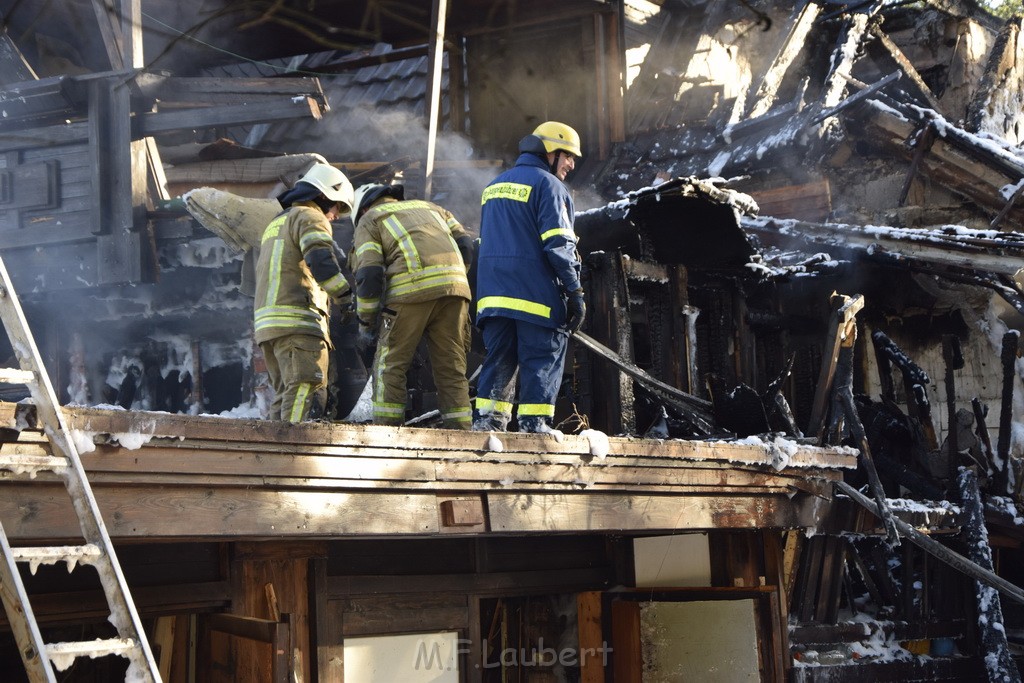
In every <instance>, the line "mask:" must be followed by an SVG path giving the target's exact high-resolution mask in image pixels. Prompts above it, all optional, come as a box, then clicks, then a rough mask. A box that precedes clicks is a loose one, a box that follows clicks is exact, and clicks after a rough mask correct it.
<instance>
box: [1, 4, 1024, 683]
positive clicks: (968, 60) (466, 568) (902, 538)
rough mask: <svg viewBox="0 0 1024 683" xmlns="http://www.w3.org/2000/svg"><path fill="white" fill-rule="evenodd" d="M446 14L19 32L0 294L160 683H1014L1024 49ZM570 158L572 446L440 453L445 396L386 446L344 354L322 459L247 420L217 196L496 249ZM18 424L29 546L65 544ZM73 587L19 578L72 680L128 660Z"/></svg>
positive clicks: (36, 18) (679, 17)
mask: <svg viewBox="0 0 1024 683" xmlns="http://www.w3.org/2000/svg"><path fill="white" fill-rule="evenodd" d="M421 5H422V4H421V3H411V2H396V3H388V2H379V1H377V0H367V1H365V2H363V1H359V2H325V3H317V7H316V11H315V13H309V12H307V11H306V9H305V8H303V7H300V6H299V4H297V3H279V4H277V5H271V4H261V3H250V2H230V1H228V0H224V1H219V2H212V1H211V2H199V3H178V4H171V3H152V4H151V3H148V2H145V1H144V2H143V3H141V7H140V6H139V4H138V3H132V2H123V3H122V2H115V3H100V2H92V1H88V0H81V1H76V2H67V3H62V4H58V5H57V6H55V7H52V8H51V13H50V14H49V15H47V21H46V22H40V15H39V14H38V13H37V11H36V8H33V7H28V6H27V4H25V3H17V2H13V3H6V4H4V6H2V7H0V16H3V17H4V20H5V23H4V27H5V29H6V31H5V33H4V35H3V37H2V43H0V44H2V46H3V49H2V50H0V57H2V59H3V60H4V64H5V68H4V69H3V70H2V79H3V83H2V86H0V105H2V109H3V117H2V120H0V145H2V146H3V151H4V157H3V159H4V161H3V166H2V175H0V257H2V258H3V262H4V264H5V266H6V269H7V270H8V271H9V272H10V276H11V280H12V282H13V289H14V290H15V291H16V292H17V295H18V298H19V299H20V301H21V303H22V306H23V307H24V311H25V315H26V318H27V321H28V328H29V329H30V330H31V333H32V335H33V336H34V338H35V339H36V341H37V342H38V344H39V347H40V350H41V353H42V357H43V359H44V360H45V364H46V370H47V374H48V375H49V377H50V378H51V379H52V383H53V385H54V387H56V389H57V393H58V400H59V402H60V403H62V404H64V407H63V410H62V413H63V415H64V417H65V419H66V421H67V427H68V430H69V434H70V435H71V437H72V441H71V446H70V447H71V448H73V449H74V450H75V451H77V453H78V455H79V457H80V458H81V462H82V464H83V467H84V472H85V473H86V474H87V476H88V481H89V482H90V484H91V488H92V490H94V491H95V497H96V500H97V502H98V504H99V508H100V509H101V510H102V513H103V519H104V521H105V523H106V526H107V527H108V528H109V531H110V536H111V538H112V539H113V542H114V544H115V545H116V548H117V556H118V558H119V564H120V566H121V567H122V568H123V571H124V574H125V577H126V580H127V585H128V586H129V588H130V590H131V595H132V598H133V600H134V603H135V605H137V607H138V611H139V615H140V617H141V620H142V624H143V626H144V628H145V635H146V638H147V641H148V643H149V644H150V645H151V646H152V647H151V650H152V655H153V659H154V665H155V666H156V667H158V668H159V675H160V677H161V678H162V679H163V680H165V681H182V682H185V681H193V680H196V681H199V680H202V681H230V680H274V681H279V680H280V681H283V680H309V681H356V680H358V681H366V680H409V681H413V680H426V678H425V677H426V676H428V675H431V676H432V675H435V674H436V675H439V676H442V677H443V680H445V681H495V680H506V678H503V677H507V676H512V675H515V676H519V677H521V678H523V679H526V680H531V681H568V680H586V681H600V680H603V681H612V680H614V681H660V680H676V679H677V678H678V677H679V676H685V675H690V676H696V677H699V678H702V679H706V680H712V678H711V677H712V676H713V675H714V674H713V672H714V671H719V672H721V671H723V670H725V671H726V672H727V674H726V678H725V679H722V680H748V679H749V680H766V681H767V680H772V681H774V680H798V681H810V680H864V679H865V678H870V679H873V680H985V679H986V678H987V679H988V680H1004V676H1005V677H1006V680H1017V679H1019V674H1018V673H1017V663H1016V662H1017V657H1018V655H1019V652H1020V650H1019V647H1020V645H1019V643H1020V640H1021V638H1020V633H1021V630H1022V629H1024V613H1021V612H1020V602H1021V600H1022V597H1024V593H1022V592H1021V590H1020V588H1018V587H1017V586H1020V585H1021V584H1022V583H1024V577H1022V576H1019V574H1020V569H1019V566H1020V562H1019V559H1020V544H1021V539H1022V532H1021V523H1020V521H1019V520H1020V513H1019V511H1018V505H1019V502H1020V483H1019V482H1021V481H1022V480H1024V477H1022V476H1021V472H1020V471H1019V466H1020V462H1021V445H1020V443H1021V442H1020V438H1019V436H1018V434H1019V430H1018V429H1017V423H1018V416H1019V415H1020V405H1021V403H1020V402H1021V400H1022V397H1024V394H1022V393H1021V386H1020V385H1021V369H1020V367H1019V361H1018V344H1017V342H1018V337H1019V335H1018V332H1017V330H1018V329H1019V328H1020V327H1021V323H1022V318H1021V317H1020V316H1021V313H1024V298H1022V291H1021V289H1020V284H1019V281H1018V279H1017V273H1018V271H1019V269H1020V268H1019V264H1020V263H1021V259H1020V257H1021V250H1022V249H1024V237H1022V234H1024V230H1022V229H1021V226H1020V225H1019V223H1020V221H1021V213H1020V211H1021V208H1020V206H1019V205H1018V199H1019V196H1020V194H1021V191H1020V188H1021V186H1022V177H1024V155H1022V153H1021V151H1020V147H1019V144H1020V135H1021V132H1020V130H1019V127H1020V120H1019V119H1020V101H1021V97H1022V95H1021V93H1022V86H1024V84H1022V83H1021V72H1020V68H1021V67H1020V66H1019V61H1020V60H1019V53H1020V48H1019V46H1018V36H1019V32H1020V28H1021V21H1020V19H1019V18H1012V19H1008V20H1002V19H998V18H996V17H995V16H993V15H992V14H990V13H989V12H988V11H986V10H985V9H984V8H983V7H981V6H979V5H977V4H975V3H973V2H966V1H963V2H945V1H944V2H931V1H929V2H923V3H915V4H911V5H906V4H900V3H894V4H886V3H866V4H848V3H813V2H812V3H803V2H799V3H796V2H792V3H791V2H750V3H732V2H728V1H727V0H709V1H707V2H675V1H672V0H665V1H664V2H649V1H646V0H621V1H614V2H598V1H584V0H579V1H574V2H567V3H559V6H558V10H557V11H555V12H552V11H551V8H550V7H545V6H543V5H541V4H540V3H537V2H518V3H487V2H475V1H473V0H465V1H463V0H450V2H440V3H435V7H434V10H433V11H431V10H429V9H427V8H424V7H422V6H421ZM439 10H440V11H439ZM553 55H558V56H559V59H558V60H557V64H556V63H555V61H556V60H555V59H554V57H553ZM242 57H244V59H242ZM545 119H559V120H565V121H567V122H568V123H570V124H572V125H573V126H575V127H576V128H577V129H578V130H579V131H580V132H581V134H582V135H583V139H584V152H585V163H584V164H582V165H581V167H580V168H579V169H578V170H577V172H576V175H575V177H574V178H571V179H570V185H571V186H572V187H573V188H574V192H575V194H576V202H577V206H578V208H579V209H580V211H579V213H578V216H577V221H576V231H577V234H578V236H579V250H580V253H581V256H582V260H583V262H584V288H585V290H586V292H587V297H588V309H589V317H588V321H587V325H586V327H585V328H584V329H585V332H586V334H585V335H583V336H580V337H578V338H577V339H576V340H575V341H573V342H572V348H571V356H570V358H571V361H572V362H571V363H568V364H567V365H568V367H567V370H566V375H565V381H564V382H563V387H562V391H561V392H560V395H559V402H558V406H557V413H556V419H557V421H559V422H560V423H561V426H562V429H563V431H564V432H565V434H564V436H563V437H562V438H561V440H556V439H555V438H554V437H537V436H534V435H525V434H515V433H510V434H500V435H487V434H473V435H465V434H457V433H452V432H447V431H444V430H436V429H427V428H424V427H425V426H427V425H430V423H431V417H430V415H431V408H433V407H434V404H433V403H432V401H433V398H432V395H431V386H430V384H429V380H428V379H426V378H427V375H428V373H426V372H423V371H422V369H418V370H417V372H418V373H419V374H420V375H422V377H417V378H416V380H417V381H414V382H412V383H411V386H412V390H411V392H410V396H409V402H408V411H407V416H408V418H409V423H410V424H409V425H407V426H405V427H401V428H385V427H379V426H373V425H365V424H360V421H359V419H358V416H354V415H349V410H348V409H349V408H350V407H351V406H352V405H353V404H355V403H356V401H357V399H358V395H359V392H360V390H361V389H362V387H363V386H364V385H365V384H366V375H365V370H364V368H363V367H362V364H361V360H360V359H359V358H358V357H357V354H355V353H354V347H353V346H351V345H350V344H348V342H346V340H347V339H348V338H349V337H350V336H351V331H346V330H344V329H340V330H336V332H337V340H338V343H337V353H336V355H337V357H336V359H335V360H336V363H337V365H338V366H339V367H340V368H342V372H341V373H339V377H340V379H339V384H338V385H337V386H336V387H335V388H336V389H337V391H336V400H337V401H338V404H337V405H336V406H335V412H334V415H333V417H334V418H335V421H334V422H331V423H320V424H313V423H310V424H300V425H287V424H283V423H276V422H269V421H265V420H261V419H259V414H260V405H261V400H262V397H263V395H264V394H263V389H261V386H260V367H259V358H258V354H254V350H253V345H252V342H251V338H252V337H251V313H252V311H251V299H250V298H248V297H247V295H246V293H245V292H246V286H247V278H248V277H249V274H248V273H249V271H248V269H249V268H250V267H251V260H252V251H251V246H252V245H251V243H250V240H247V239H246V238H247V235H246V233H245V231H244V229H242V227H241V226H242V225H243V224H244V221H239V220H238V218H237V212H234V213H230V212H229V213H228V214H217V213H216V212H209V211H207V212H206V213H205V214H204V213H203V206H204V204H203V203H202V201H200V200H201V199H202V198H203V197H204V196H206V195H204V193H209V192H218V193H225V194H221V195H218V196H220V197H222V198H223V197H225V196H227V197H229V198H230V200H231V201H236V200H237V204H236V205H237V206H240V207H244V210H245V211H260V210H269V211H273V208H274V206H273V203H274V201H275V200H274V199H273V197H274V196H276V194H277V193H278V192H279V190H280V189H281V188H283V187H285V186H288V185H290V184H291V183H293V182H294V181H295V179H296V178H297V177H299V176H300V175H301V173H302V172H303V170H305V168H307V167H308V165H309V164H310V163H312V161H314V160H318V159H326V160H327V161H328V162H330V163H332V164H335V165H336V166H338V167H339V168H342V169H343V170H344V171H345V172H346V173H347V174H348V175H349V177H350V178H352V179H353V180H354V182H356V183H357V184H358V183H359V182H362V181H366V180H373V181H380V182H401V183H404V184H405V185H406V186H407V191H408V192H409V194H410V195H413V194H414V195H416V196H424V197H432V198H434V199H436V200H437V201H439V202H440V203H442V204H444V205H446V206H447V207H448V208H451V209H452V210H453V211H454V212H455V213H456V215H458V216H459V217H460V218H462V219H463V222H464V223H466V224H467V226H469V227H470V229H473V228H474V227H475V226H474V224H475V221H477V220H478V211H479V209H478V208H477V207H478V206H479V195H480V190H481V189H482V187H483V186H484V185H485V184H486V183H487V182H488V181H489V180H490V179H491V178H493V176H494V175H496V173H497V172H498V171H499V170H500V169H501V168H502V167H503V166H504V165H505V164H506V163H507V160H508V159H509V157H510V155H511V154H512V153H513V152H514V145H515V143H516V142H517V140H518V139H519V137H521V135H522V134H524V133H525V132H528V131H529V130H530V129H532V127H533V126H534V125H535V124H536V123H538V122H539V121H542V120H545ZM201 188H205V190H204V189H201ZM190 200H191V201H190ZM206 206H207V208H208V205H206ZM348 230H351V226H350V225H346V224H345V223H344V222H340V223H339V224H338V225H337V234H338V235H339V239H340V240H343V239H344V236H345V235H346V234H347V231H348ZM5 322H6V319H5ZM0 342H6V340H0ZM16 347H17V345H16V344H13V343H12V344H9V345H6V346H4V345H0V356H3V357H4V358H3V359H4V360H6V357H7V356H10V357H11V361H10V362H8V363H4V365H7V366H10V367H14V366H16V365H17V363H16V360H18V359H17V358H15V357H16V356H19V355H20V349H18V348H16ZM3 377H6V376H5V375H4V376H3ZM0 391H2V392H3V393H2V397H3V402H2V403H0V416H2V419H3V421H2V422H0V436H2V438H0V448H2V450H0V464H2V465H3V467H4V469H3V470H2V471H0V475H2V478H0V488H2V490H3V496H0V523H2V524H3V529H4V531H5V534H6V536H7V537H8V538H9V539H10V540H11V542H12V544H13V545H14V546H15V548H26V547H31V546H38V545H47V544H49V545H57V544H62V543H74V542H76V541H75V539H76V538H77V537H78V520H77V519H76V514H75V513H74V512H73V511H72V507H71V505H70V502H69V501H68V500H67V495H66V494H65V492H64V490H63V485H62V476H67V475H62V474H61V472H62V469H61V468H62V467H63V465H62V464H61V463H60V462H55V460H53V459H52V458H54V456H57V455H59V453H58V452H56V451H55V446H54V444H53V442H52V441H51V439H50V438H48V437H47V436H46V431H45V430H46V427H47V422H46V419H45V416H43V415H41V414H39V413H35V412H33V410H32V407H31V406H30V405H29V404H28V403H23V402H20V401H21V399H22V398H23V397H24V396H25V391H24V390H23V389H22V388H21V387H20V386H16V385H15V384H13V383H12V384H5V385H0ZM346 417H348V420H346ZM57 450H58V451H59V448H58V449H57ZM64 565H65V562H64V561H58V562H56V566H49V565H48V564H46V563H42V566H39V567H38V572H35V571H33V572H30V571H27V569H26V568H24V567H23V570H24V571H21V572H20V575H21V576H22V578H23V581H24V584H25V586H26V590H27V593H28V595H29V597H30V598H31V602H32V603H33V605H34V608H35V620H36V622H38V624H39V625H40V626H41V629H42V632H43V636H44V637H45V639H46V640H47V642H63V641H90V640H92V639H94V638H110V637H112V636H113V635H116V634H115V633H114V628H113V626H111V625H110V624H109V623H107V621H106V619H107V616H108V614H109V609H108V607H107V606H106V605H105V604H104V602H105V601H104V599H103V595H102V591H101V590H100V589H99V588H98V586H97V582H96V581H95V572H93V571H92V570H91V569H90V568H88V567H84V568H80V569H77V570H76V571H75V572H74V573H72V574H70V576H69V575H68V574H67V572H65V566H64ZM33 569H35V567H33ZM90 572H92V573H90ZM14 632H15V629H12V628H11V624H9V623H8V622H4V628H3V629H0V635H2V636H3V640H0V662H2V664H0V666H2V667H3V670H4V671H17V672H18V673H17V674H12V675H18V676H20V675H21V674H20V664H19V661H20V659H21V657H20V655H19V650H24V647H21V646H20V645H21V644H20V642H18V641H17V640H16V638H15V637H12V635H8V634H13V633H14ZM545 648H550V649H551V651H552V652H554V653H555V655H554V656H552V657H549V656H547V650H546V649H545ZM51 659H54V661H56V658H51ZM125 668H126V664H125V662H124V661H123V660H121V659H120V658H114V657H106V658H100V659H95V660H92V659H85V658H77V659H75V660H74V661H73V663H71V664H70V668H69V669H68V670H67V672H66V673H65V674H64V675H66V676H68V677H69V678H68V680H81V681H100V680H117V679H120V678H121V677H123V676H124V671H125ZM442 672H443V673H442ZM417 676H418V677H419V678H417ZM26 677H28V675H27V674H26ZM12 680H19V679H18V678H14V679H12ZM28 680H33V679H32V678H30V677H28Z"/></svg>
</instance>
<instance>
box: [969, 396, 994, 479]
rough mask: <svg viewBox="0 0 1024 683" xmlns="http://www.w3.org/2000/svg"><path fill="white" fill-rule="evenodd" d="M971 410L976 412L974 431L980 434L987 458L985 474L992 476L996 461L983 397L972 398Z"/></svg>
mask: <svg viewBox="0 0 1024 683" xmlns="http://www.w3.org/2000/svg"><path fill="white" fill-rule="evenodd" d="M971 410H972V411H973V412H974V425H975V426H974V433H975V434H977V435H978V440H979V441H980V442H981V446H982V456H983V457H984V458H985V476H986V477H991V476H992V474H993V469H992V463H993V462H994V461H995V457H994V456H993V453H992V439H991V438H989V435H988V425H987V424H986V423H985V418H986V417H987V416H986V414H985V406H984V404H983V403H982V402H981V399H979V398H978V397H974V398H972V399H971Z"/></svg>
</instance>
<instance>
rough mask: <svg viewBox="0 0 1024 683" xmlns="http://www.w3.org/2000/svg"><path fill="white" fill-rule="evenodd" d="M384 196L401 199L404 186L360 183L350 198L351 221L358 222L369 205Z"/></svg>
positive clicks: (403, 195) (403, 196) (403, 197)
mask: <svg viewBox="0 0 1024 683" xmlns="http://www.w3.org/2000/svg"><path fill="white" fill-rule="evenodd" d="M384 196H389V197H394V198H395V199H397V200H399V201H401V200H403V199H405V186H404V185H381V184H379V183H369V184H367V185H360V186H359V188H358V189H356V194H355V198H354V199H353V200H352V222H353V223H358V222H359V219H360V218H362V216H363V214H364V213H366V210H367V209H369V208H370V205H371V204H373V203H374V202H375V201H377V200H378V199H380V198H381V197H384Z"/></svg>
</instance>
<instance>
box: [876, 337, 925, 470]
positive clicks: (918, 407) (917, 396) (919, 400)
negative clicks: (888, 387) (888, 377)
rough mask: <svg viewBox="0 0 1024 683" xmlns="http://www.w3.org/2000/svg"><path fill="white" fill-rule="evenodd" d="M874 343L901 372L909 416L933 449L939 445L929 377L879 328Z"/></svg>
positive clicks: (877, 349)
mask: <svg viewBox="0 0 1024 683" xmlns="http://www.w3.org/2000/svg"><path fill="white" fill-rule="evenodd" d="M871 338H872V341H873V342H874V343H875V351H876V352H878V351H881V352H882V354H883V355H884V356H885V357H887V358H888V359H889V360H890V361H892V362H893V363H894V364H895V365H896V366H897V367H898V368H899V369H900V372H902V374H903V386H904V389H905V390H906V392H907V396H906V400H907V409H908V411H909V412H910V415H911V417H913V418H914V419H915V420H917V422H918V424H920V425H921V429H922V430H923V432H924V437H925V439H926V441H927V444H926V445H927V447H928V449H929V450H931V451H934V450H937V449H938V447H939V444H938V438H937V437H936V436H935V425H934V423H933V422H932V414H931V404H930V403H929V401H928V389H927V388H928V385H929V384H931V379H930V378H929V377H928V373H926V372H925V371H924V370H923V369H922V368H921V367H920V366H919V365H917V364H916V363H915V362H914V361H913V360H911V359H910V357H909V356H908V355H907V354H906V353H904V352H903V350H902V349H901V348H899V347H898V346H896V343H895V342H893V341H892V340H891V339H889V337H888V336H886V334H885V333H884V332H882V331H881V330H876V331H875V332H873V333H872V335H871Z"/></svg>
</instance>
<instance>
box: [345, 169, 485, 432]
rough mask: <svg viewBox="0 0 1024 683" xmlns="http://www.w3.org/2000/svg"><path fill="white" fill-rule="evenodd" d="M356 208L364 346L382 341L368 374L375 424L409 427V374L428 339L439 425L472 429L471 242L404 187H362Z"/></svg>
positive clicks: (445, 214)
mask: <svg viewBox="0 0 1024 683" xmlns="http://www.w3.org/2000/svg"><path fill="white" fill-rule="evenodd" d="M353 206H354V208H353V213H352V218H353V222H354V223H355V225H356V231H355V237H354V240H353V244H352V254H353V255H352V257H351V259H350V260H351V262H352V269H353V272H354V274H355V280H356V315H357V316H358V317H359V339H360V346H362V347H364V348H365V347H367V346H369V345H370V344H372V343H373V341H374V340H375V339H376V340H378V343H377V352H376V354H375V356H374V360H373V367H372V370H371V372H372V380H373V421H374V423H376V424H390V425H400V424H402V423H403V422H404V421H405V402H406V373H407V372H408V370H409V366H410V364H411V363H412V360H413V356H414V354H415V353H416V347H417V346H418V345H419V343H420V339H421V338H425V339H426V341H427V351H428V352H429V354H430V366H431V369H432V371H433V374H434V384H435V386H436V387H437V398H438V407H439V408H440V411H441V419H442V423H443V425H444V426H445V427H447V428H449V429H469V428H470V425H471V423H472V413H471V409H470V405H469V381H468V380H467V378H466V354H467V352H468V350H469V344H470V334H471V321H470V316H469V302H470V298H471V294H470V289H469V281H468V279H467V277H466V271H467V269H468V267H469V264H470V262H471V256H472V245H473V240H472V238H471V237H470V236H469V235H468V234H467V233H466V231H465V229H464V228H463V227H462V225H461V224H460V223H459V221H458V220H456V218H455V216H453V215H452V214H451V213H450V212H449V211H447V210H446V209H443V208H441V207H440V206H438V205H436V204H432V203H431V202H427V201H421V200H406V199H405V191H404V188H403V187H402V186H401V185H392V186H388V185H363V186H362V187H360V188H359V189H358V190H356V193H355V202H354V203H353Z"/></svg>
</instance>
